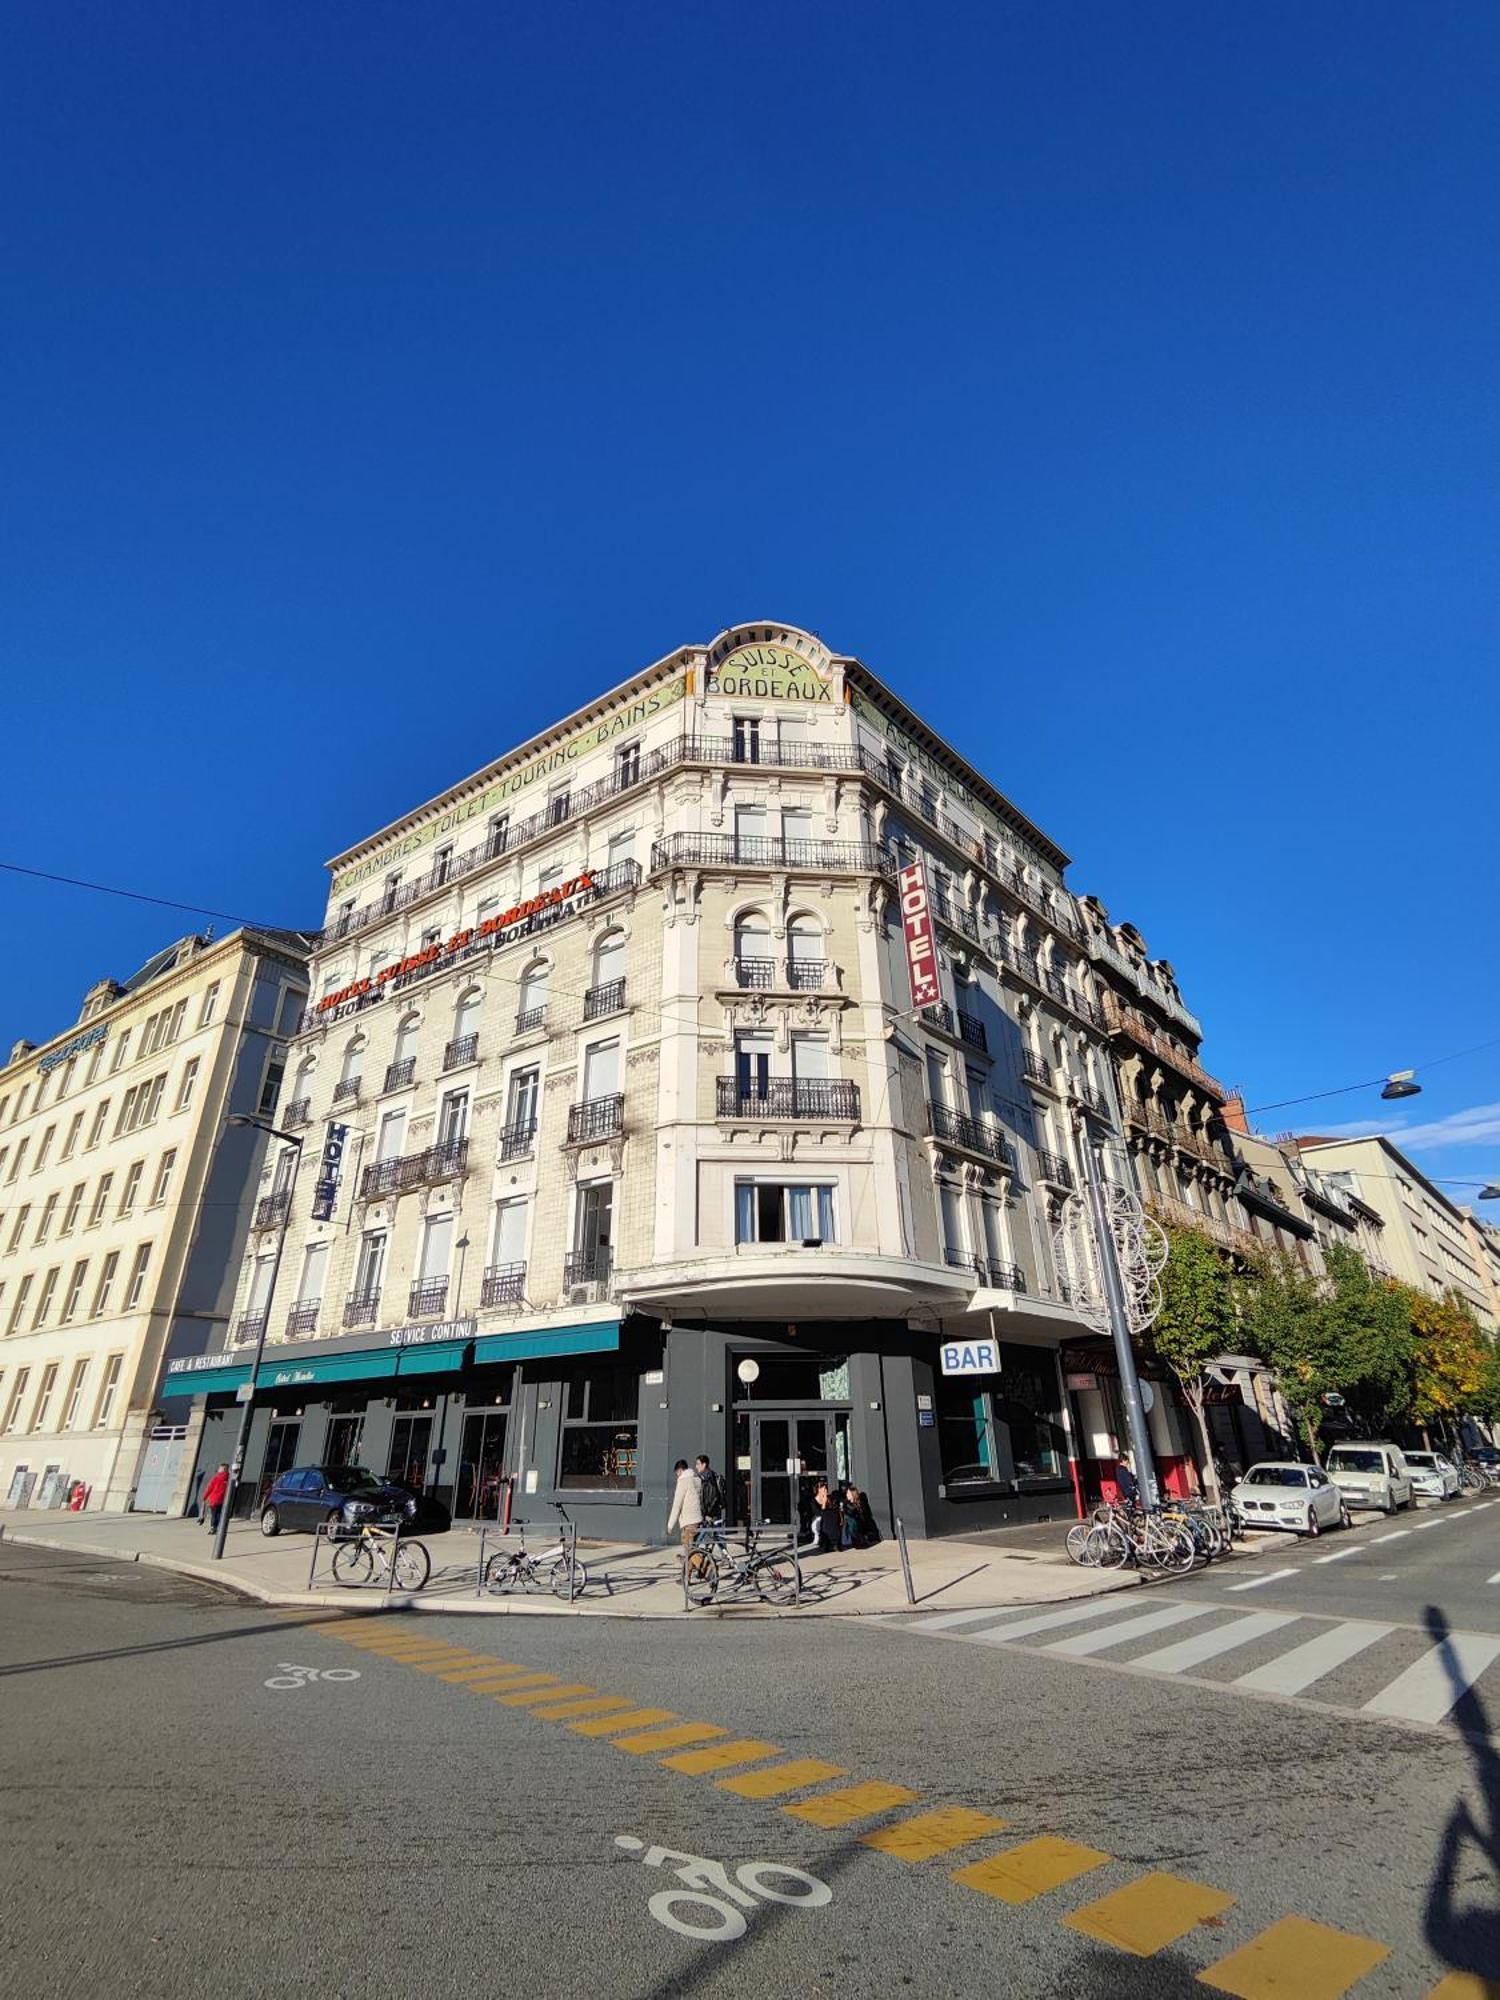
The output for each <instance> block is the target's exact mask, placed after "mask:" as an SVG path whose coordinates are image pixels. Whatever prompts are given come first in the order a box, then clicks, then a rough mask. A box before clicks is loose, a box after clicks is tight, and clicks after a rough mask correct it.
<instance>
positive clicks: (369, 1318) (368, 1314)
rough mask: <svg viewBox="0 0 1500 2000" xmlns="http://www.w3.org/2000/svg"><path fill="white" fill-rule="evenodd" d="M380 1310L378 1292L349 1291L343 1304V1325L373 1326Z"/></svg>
mask: <svg viewBox="0 0 1500 2000" xmlns="http://www.w3.org/2000/svg"><path fill="white" fill-rule="evenodd" d="M379 1311H380V1294H379V1292H378V1291H375V1292H351V1293H350V1294H349V1297H348V1299H347V1300H346V1302H345V1305H344V1324H345V1326H373V1325H374V1324H375V1318H376V1315H377V1314H378V1312H379Z"/></svg>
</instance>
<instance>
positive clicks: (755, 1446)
mask: <svg viewBox="0 0 1500 2000" xmlns="http://www.w3.org/2000/svg"><path fill="white" fill-rule="evenodd" d="M848 1427H849V1419H848V1417H847V1416H845V1415H843V1414H841V1413H835V1412H833V1411H824V1410H817V1411H806V1412H803V1411H800V1410H794V1411H788V1412H786V1413H784V1414H780V1415H776V1416H771V1415H769V1414H767V1415H765V1416H761V1415H759V1414H754V1413H743V1414H741V1415H739V1416H737V1417H736V1418H735V1431H736V1433H737V1436H736V1443H735V1460H736V1464H737V1465H739V1466H740V1468H741V1471H740V1477H739V1479H738V1481H737V1482H736V1483H737V1485H738V1488H739V1492H738V1494H737V1498H738V1500H739V1502H740V1505H741V1507H743V1508H744V1509H745V1510H746V1511H745V1512H743V1513H742V1514H741V1516H740V1518H741V1519H742V1520H747V1521H748V1522H749V1523H750V1524H751V1525H752V1526H753V1527H762V1526H766V1527H779V1528H785V1529H786V1530H787V1531H788V1532H789V1533H791V1532H793V1531H795V1532H796V1534H797V1535H798V1536H799V1537H801V1538H805V1537H806V1534H807V1531H808V1525H809V1523H810V1522H811V1520H812V1496H813V1488H814V1487H815V1486H816V1485H817V1483H818V1481H819V1480H820V1479H826V1480H828V1481H829V1482H830V1483H832V1482H834V1481H836V1480H838V1479H841V1478H843V1479H847V1478H848V1476H849V1433H848ZM747 1458H748V1460H749V1466H748V1478H747V1472H746V1468H745V1463H744V1462H745V1460H746V1459H747Z"/></svg>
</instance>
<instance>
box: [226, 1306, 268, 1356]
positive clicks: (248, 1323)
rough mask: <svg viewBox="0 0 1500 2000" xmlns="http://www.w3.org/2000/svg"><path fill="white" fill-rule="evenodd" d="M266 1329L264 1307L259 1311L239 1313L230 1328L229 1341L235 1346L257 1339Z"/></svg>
mask: <svg viewBox="0 0 1500 2000" xmlns="http://www.w3.org/2000/svg"><path fill="white" fill-rule="evenodd" d="M265 1330H266V1315H265V1311H264V1309H262V1310H261V1311H260V1312H249V1313H241V1314H240V1316H239V1317H238V1319H236V1321H235V1323H234V1326H233V1327H232V1328H231V1330H230V1335H229V1338H230V1341H231V1342H232V1343H233V1345H235V1346H236V1347H238V1346H240V1345H242V1344H243V1343H244V1342H246V1341H251V1340H259V1339H260V1337H261V1335H262V1334H263V1333H264V1332H265Z"/></svg>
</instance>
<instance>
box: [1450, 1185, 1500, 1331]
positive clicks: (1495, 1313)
mask: <svg viewBox="0 0 1500 2000" xmlns="http://www.w3.org/2000/svg"><path fill="white" fill-rule="evenodd" d="M1459 1214H1460V1215H1461V1216H1462V1217H1463V1220H1464V1234H1465V1236H1467V1238H1468V1239H1469V1254H1470V1255H1471V1256H1472V1257H1473V1259H1474V1262H1475V1265H1476V1266H1477V1268H1478V1271H1479V1280H1480V1283H1481V1284H1482V1285H1483V1286H1484V1289H1485V1293H1486V1295H1487V1297H1488V1299H1489V1302H1490V1308H1489V1320H1490V1325H1491V1327H1492V1328H1493V1329H1494V1330H1495V1332H1496V1335H1497V1337H1500V1229H1497V1228H1496V1226H1495V1224H1494V1223H1493V1222H1491V1221H1490V1220H1489V1219H1488V1218H1487V1217H1485V1216H1482V1215H1476V1214H1475V1213H1474V1211H1473V1209H1471V1208H1461V1209H1460V1210H1459Z"/></svg>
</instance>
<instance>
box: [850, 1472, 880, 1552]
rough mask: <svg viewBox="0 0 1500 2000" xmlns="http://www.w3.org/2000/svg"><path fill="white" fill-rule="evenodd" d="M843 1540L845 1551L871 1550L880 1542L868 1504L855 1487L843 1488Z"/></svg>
mask: <svg viewBox="0 0 1500 2000" xmlns="http://www.w3.org/2000/svg"><path fill="white" fill-rule="evenodd" d="M843 1539H844V1547H845V1548H846V1549H873V1548H874V1546H875V1544H876V1543H877V1542H878V1541H879V1540H880V1530H879V1529H878V1528H877V1527H876V1525H875V1516H874V1515H873V1514H872V1513H871V1512H870V1503H869V1501H868V1500H867V1499H866V1498H865V1496H864V1494H863V1493H861V1492H860V1490H859V1488H858V1487H857V1486H846V1487H845V1488H844V1537H843Z"/></svg>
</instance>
